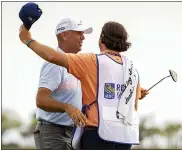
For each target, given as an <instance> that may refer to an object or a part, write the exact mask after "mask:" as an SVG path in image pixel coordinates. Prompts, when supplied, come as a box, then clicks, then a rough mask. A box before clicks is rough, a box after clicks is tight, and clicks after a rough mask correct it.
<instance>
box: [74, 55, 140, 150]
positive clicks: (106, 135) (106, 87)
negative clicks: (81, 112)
mask: <svg viewBox="0 0 182 150" xmlns="http://www.w3.org/2000/svg"><path fill="white" fill-rule="evenodd" d="M127 61H128V59H127V58H126V57H125V56H122V62H123V63H125V62H127ZM97 68H98V69H97V72H98V79H97V81H98V82H97V83H98V91H97V92H98V93H97V95H98V96H97V98H96V101H97V104H98V112H99V116H98V117H99V118H98V119H99V126H98V134H99V136H100V138H102V139H103V140H106V141H109V142H116V143H126V144H132V145H138V144H139V116H138V113H137V112H136V111H135V107H134V104H135V98H133V99H130V101H131V100H132V102H130V103H131V105H133V107H131V109H129V113H130V114H129V116H130V120H131V118H132V123H131V124H125V123H123V122H122V121H121V120H120V119H118V117H117V108H118V102H119V100H120V97H121V93H122V90H123V87H124V86H123V85H124V84H125V83H124V78H123V74H124V72H123V71H124V69H123V64H120V63H118V62H116V61H115V60H113V59H112V58H110V57H109V56H107V55H105V54H99V55H97ZM133 73H134V75H135V77H136V78H135V82H136V83H137V84H138V80H139V79H138V78H139V76H138V73H137V71H136V70H135V69H134V72H133ZM137 84H136V86H135V87H134V89H133V91H132V96H133V97H136V89H137ZM132 96H131V97H132ZM88 111H89V110H88ZM82 133H83V129H82V128H78V127H77V128H76V130H75V132H74V134H73V138H72V147H73V148H74V149H79V148H80V146H79V143H80V138H81V135H82Z"/></svg>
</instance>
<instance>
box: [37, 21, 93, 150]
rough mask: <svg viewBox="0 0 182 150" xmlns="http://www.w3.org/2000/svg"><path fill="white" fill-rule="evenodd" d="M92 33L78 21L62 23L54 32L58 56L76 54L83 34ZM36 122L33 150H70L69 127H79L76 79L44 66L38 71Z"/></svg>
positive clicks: (79, 95)
mask: <svg viewBox="0 0 182 150" xmlns="http://www.w3.org/2000/svg"><path fill="white" fill-rule="evenodd" d="M90 33H92V28H91V27H85V26H84V25H83V24H82V22H81V21H75V20H72V19H70V18H66V19H62V20H61V21H60V22H59V23H58V25H57V27H56V30H55V34H56V36H57V41H58V47H57V51H59V52H60V53H64V52H65V53H78V52H79V51H80V50H81V47H82V43H83V40H84V39H85V37H84V34H90ZM36 105H37V107H38V108H37V112H36V118H37V120H38V124H37V127H36V129H35V131H34V140H35V145H36V148H37V149H64V150H70V149H71V134H72V129H73V124H76V125H83V124H84V123H85V120H86V117H85V116H84V115H83V114H82V112H81V111H80V110H81V107H82V90H81V84H80V81H79V80H78V79H76V78H75V77H74V76H73V75H71V74H69V73H68V72H67V70H66V69H65V68H63V67H60V66H57V65H55V64H52V63H49V62H45V63H44V64H43V66H42V68H41V72H40V80H39V88H38V93H37V98H36Z"/></svg>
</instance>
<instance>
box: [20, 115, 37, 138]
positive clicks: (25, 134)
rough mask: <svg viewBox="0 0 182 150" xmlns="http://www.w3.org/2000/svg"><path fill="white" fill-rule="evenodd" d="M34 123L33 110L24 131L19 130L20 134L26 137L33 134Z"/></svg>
mask: <svg viewBox="0 0 182 150" xmlns="http://www.w3.org/2000/svg"><path fill="white" fill-rule="evenodd" d="M36 125H37V120H36V113H35V112H34V113H33V114H32V118H31V121H30V124H29V125H28V128H27V129H26V130H25V131H21V134H22V136H23V137H27V136H31V135H33V131H34V130H35V127H36Z"/></svg>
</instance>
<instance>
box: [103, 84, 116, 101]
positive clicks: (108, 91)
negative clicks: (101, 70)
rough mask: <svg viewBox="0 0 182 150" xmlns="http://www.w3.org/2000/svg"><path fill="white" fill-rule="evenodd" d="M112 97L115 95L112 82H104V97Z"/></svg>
mask: <svg viewBox="0 0 182 150" xmlns="http://www.w3.org/2000/svg"><path fill="white" fill-rule="evenodd" d="M114 97H115V84H114V83H105V85H104V98H106V99H114Z"/></svg>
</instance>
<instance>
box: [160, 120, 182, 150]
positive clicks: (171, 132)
mask: <svg viewBox="0 0 182 150" xmlns="http://www.w3.org/2000/svg"><path fill="white" fill-rule="evenodd" d="M181 129H182V125H181V124H179V123H167V125H166V126H165V127H164V128H163V130H162V135H163V136H165V137H167V141H168V148H177V147H176V146H177V145H178V144H176V142H177V138H178V137H177V136H176V135H177V133H178V132H179V131H180V130H181Z"/></svg>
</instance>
